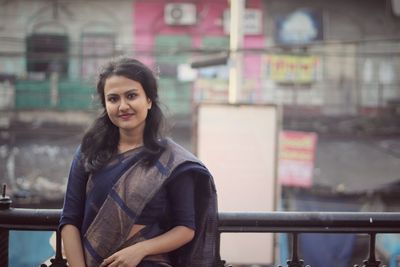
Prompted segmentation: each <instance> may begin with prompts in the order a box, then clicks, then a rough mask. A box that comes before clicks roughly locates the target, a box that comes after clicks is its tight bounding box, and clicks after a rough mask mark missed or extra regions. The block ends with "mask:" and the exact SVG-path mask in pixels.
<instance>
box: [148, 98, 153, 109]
mask: <svg viewBox="0 0 400 267" xmlns="http://www.w3.org/2000/svg"><path fill="white" fill-rule="evenodd" d="M147 104H148V105H147V109H151V105H152V104H153V101H151V99H150V98H147Z"/></svg>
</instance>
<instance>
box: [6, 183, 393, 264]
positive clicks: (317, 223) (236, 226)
mask: <svg viewBox="0 0 400 267" xmlns="http://www.w3.org/2000/svg"><path fill="white" fill-rule="evenodd" d="M4 191H5V190H3V196H2V197H1V198H0V266H5V267H6V266H8V242H9V240H8V237H9V231H10V230H31V231H35V230H46V231H56V233H57V235H56V237H57V238H56V239H57V241H56V253H55V257H54V258H53V259H51V265H50V266H49V267H65V266H67V263H66V260H65V259H63V257H62V252H61V235H60V233H59V232H58V231H57V226H58V221H59V216H60V213H61V210H59V209H22V208H12V207H10V204H11V200H10V199H9V198H8V197H6V196H5V193H4ZM218 215H219V227H218V230H219V233H220V234H221V233H289V234H291V235H292V244H291V251H292V254H291V258H290V259H288V260H287V267H303V266H305V265H304V262H303V261H302V260H301V259H300V257H299V255H298V234H299V233H358V234H367V235H369V256H368V259H366V260H365V261H364V262H363V265H362V266H363V267H380V266H382V265H381V262H380V261H379V260H378V259H377V258H376V256H375V237H376V234H378V233H400V212H379V213H378V212H220V213H219V214H218ZM217 254H218V255H219V242H218V244H217ZM45 266H46V265H44V264H43V265H42V267H45ZM216 266H226V264H225V263H224V261H221V260H220V259H216ZM313 267H314V266H313Z"/></svg>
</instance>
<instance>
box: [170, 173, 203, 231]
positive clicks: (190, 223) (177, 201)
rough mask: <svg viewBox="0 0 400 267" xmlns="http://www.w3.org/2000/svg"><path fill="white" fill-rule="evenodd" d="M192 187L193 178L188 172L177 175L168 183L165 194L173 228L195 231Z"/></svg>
mask: <svg viewBox="0 0 400 267" xmlns="http://www.w3.org/2000/svg"><path fill="white" fill-rule="evenodd" d="M194 186H195V185H194V178H193V175H192V172H190V171H185V172H182V173H179V174H178V175H177V176H176V177H174V179H172V181H170V182H169V183H168V186H167V193H168V199H169V201H170V211H171V215H172V218H171V219H172V225H173V226H178V225H179V226H186V227H189V228H191V229H193V230H195V229H196V224H195V206H194Z"/></svg>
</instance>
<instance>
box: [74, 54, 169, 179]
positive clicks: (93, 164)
mask: <svg viewBox="0 0 400 267" xmlns="http://www.w3.org/2000/svg"><path fill="white" fill-rule="evenodd" d="M111 76H123V77H125V78H128V79H131V80H134V81H136V82H139V83H140V84H141V85H142V87H143V89H144V91H145V93H146V96H147V97H148V98H149V99H150V100H151V102H152V105H151V109H150V110H149V112H148V114H147V117H146V124H145V128H144V133H143V145H144V147H145V149H146V152H147V153H146V155H147V156H146V157H147V159H148V160H150V161H151V160H152V159H154V158H155V157H157V155H159V154H160V152H161V151H162V150H163V148H164V147H163V144H162V143H161V142H160V137H161V134H160V132H161V125H162V123H163V121H164V115H163V113H162V111H161V108H160V103H159V99H158V86H157V80H156V78H155V76H154V74H153V72H152V71H151V70H150V69H149V68H148V67H147V66H146V65H144V64H143V63H142V62H140V61H138V60H136V59H132V58H121V59H119V60H116V61H112V62H110V63H108V64H107V65H106V66H105V67H104V69H103V71H102V72H101V73H100V75H99V78H98V81H97V94H98V97H99V98H100V100H101V104H102V106H103V112H102V114H101V115H100V116H99V117H98V118H97V119H96V120H95V121H94V123H93V125H92V126H91V127H90V128H89V130H88V131H87V132H86V133H85V135H84V136H83V139H82V143H81V152H82V160H83V163H84V166H85V169H86V171H88V172H93V171H95V170H98V169H99V168H100V167H102V166H104V165H105V164H106V163H107V162H108V161H109V160H110V159H111V158H112V157H113V156H114V155H115V154H116V153H117V152H118V143H119V129H118V127H117V126H115V125H114V124H113V123H112V122H111V120H110V119H109V117H108V115H107V112H106V108H105V106H106V104H105V95H104V86H105V83H106V80H107V79H108V78H110V77H111Z"/></svg>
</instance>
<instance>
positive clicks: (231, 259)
mask: <svg viewBox="0 0 400 267" xmlns="http://www.w3.org/2000/svg"><path fill="white" fill-rule="evenodd" d="M197 115H198V117H197V148H196V150H197V155H198V157H199V158H200V159H201V160H202V161H203V162H204V163H205V164H206V166H207V167H208V168H209V170H210V171H211V173H212V174H213V176H214V179H215V183H216V187H217V193H218V208H219V211H233V212H241V211H273V210H275V199H276V187H277V185H276V173H277V172H276V166H277V164H276V162H277V138H278V137H277V136H278V135H277V132H278V111H277V108H276V106H273V105H229V104H200V105H199V107H198V113H197ZM273 251H274V248H273V234H264V233H263V234H260V233H257V234H254V233H240V234H236V233H229V234H223V235H222V236H221V257H222V259H223V260H226V261H227V262H228V263H238V264H271V263H273V255H274V253H273Z"/></svg>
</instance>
